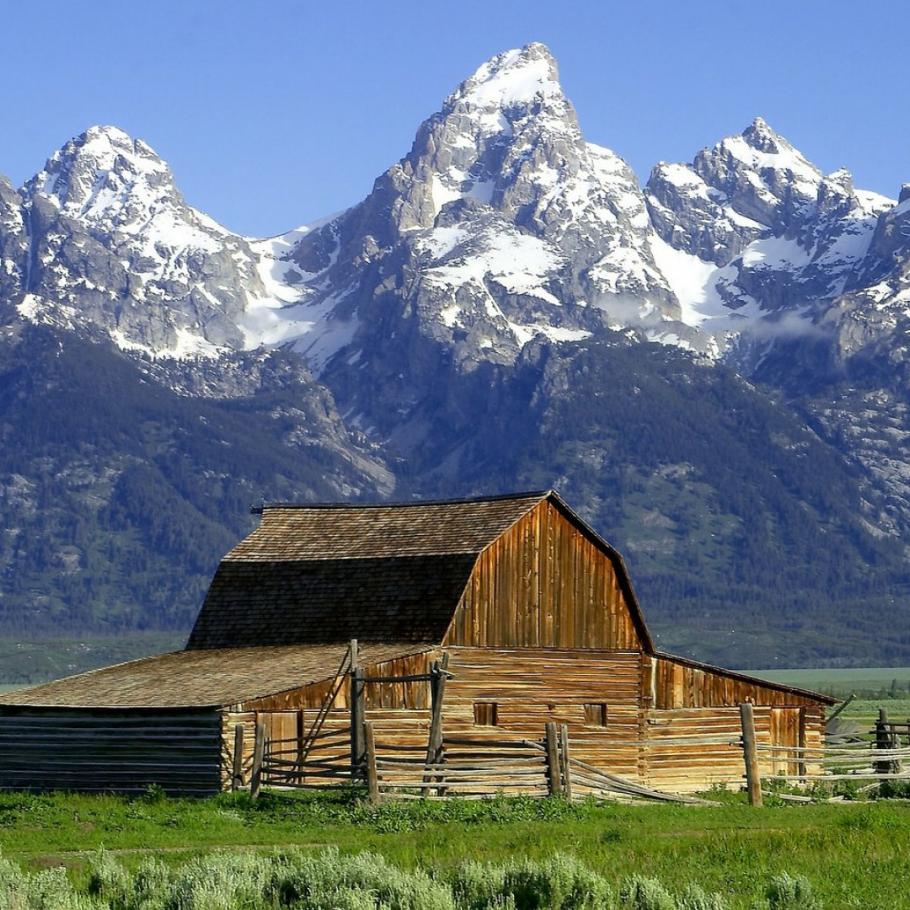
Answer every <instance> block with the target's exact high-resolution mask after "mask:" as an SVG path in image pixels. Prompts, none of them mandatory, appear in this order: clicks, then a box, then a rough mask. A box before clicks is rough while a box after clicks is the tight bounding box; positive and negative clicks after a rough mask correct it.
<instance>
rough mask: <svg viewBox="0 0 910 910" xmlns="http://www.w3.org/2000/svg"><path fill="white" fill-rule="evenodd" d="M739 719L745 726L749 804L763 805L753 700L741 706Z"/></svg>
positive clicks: (744, 749)
mask: <svg viewBox="0 0 910 910" xmlns="http://www.w3.org/2000/svg"><path fill="white" fill-rule="evenodd" d="M739 719H740V723H741V724H742V728H743V763H744V764H745V766H746V789H747V790H748V791H749V805H750V806H760V805H762V796H761V774H760V772H759V769H758V751H757V749H756V747H755V711H754V710H753V708H752V702H748V701H746V702H743V703H742V704H741V705H740V706H739Z"/></svg>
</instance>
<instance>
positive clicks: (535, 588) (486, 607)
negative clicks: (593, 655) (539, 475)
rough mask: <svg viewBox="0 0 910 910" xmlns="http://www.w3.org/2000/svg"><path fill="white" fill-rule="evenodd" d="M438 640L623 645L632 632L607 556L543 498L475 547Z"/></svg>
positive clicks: (629, 643) (635, 636)
mask: <svg viewBox="0 0 910 910" xmlns="http://www.w3.org/2000/svg"><path fill="white" fill-rule="evenodd" d="M444 643H445V644H448V645H466V646H479V647H499V648H511V647H527V648H540V647H551V648H594V649H603V648H618V649H620V650H626V649H637V648H639V647H640V636H639V633H638V630H637V629H636V626H635V622H634V620H633V616H632V611H631V609H630V606H629V604H628V598H627V595H626V593H625V592H624V590H623V587H622V583H621V580H620V578H619V575H618V573H617V571H616V568H615V566H614V564H613V562H612V561H611V560H610V558H609V557H608V556H607V555H606V554H605V553H604V551H603V550H602V549H601V548H600V547H599V546H598V545H597V544H595V542H594V541H593V540H592V539H591V538H590V537H589V536H588V535H586V534H585V533H584V532H583V531H582V530H581V529H580V528H579V527H578V526H576V525H575V524H574V523H572V522H571V521H569V520H568V519H567V518H566V517H565V516H564V515H563V514H562V513H561V512H560V511H559V510H558V509H557V508H556V507H555V506H553V505H552V504H551V503H550V502H549V501H547V500H544V501H542V502H541V503H539V504H538V505H537V506H536V507H535V508H534V509H532V510H531V511H530V512H528V514H527V515H525V516H524V517H523V518H521V519H520V520H519V521H518V522H516V523H515V524H514V525H513V526H512V527H511V528H510V529H509V530H507V531H506V532H505V533H503V534H502V535H501V536H500V537H498V538H497V539H496V540H495V541H494V542H493V543H492V544H491V545H490V546H489V547H487V548H486V549H485V550H484V551H483V552H482V553H481V554H480V556H479V557H478V560H477V564H476V566H475V568H474V571H473V572H472V574H471V578H470V580H469V582H468V586H467V588H466V590H465V592H464V595H463V596H462V598H461V601H460V603H459V605H458V608H457V610H456V612H455V616H454V618H453V620H452V624H451V626H450V627H449V631H448V634H447V636H446V639H445V642H444Z"/></svg>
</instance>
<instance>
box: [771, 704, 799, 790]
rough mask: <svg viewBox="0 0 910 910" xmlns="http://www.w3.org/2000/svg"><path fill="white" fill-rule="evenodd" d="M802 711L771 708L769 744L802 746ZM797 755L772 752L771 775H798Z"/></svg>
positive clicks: (790, 746) (791, 746) (795, 753)
mask: <svg viewBox="0 0 910 910" xmlns="http://www.w3.org/2000/svg"><path fill="white" fill-rule="evenodd" d="M801 715H802V711H801V709H800V708H772V709H771V743H772V745H775V746H787V747H789V748H794V749H795V748H797V747H798V746H800V745H802V744H803V739H804V736H802V735H801V733H800V730H801V729H802V720H801ZM798 755H799V753H797V752H774V753H772V762H771V767H772V773H773V774H799V765H800V762H799V759H798Z"/></svg>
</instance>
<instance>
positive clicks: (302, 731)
mask: <svg viewBox="0 0 910 910" xmlns="http://www.w3.org/2000/svg"><path fill="white" fill-rule="evenodd" d="M304 721H305V718H304V714H303V708H298V709H297V768H296V769H295V770H296V771H297V774H296V775H295V780H296V781H297V783H298V784H299V783H302V781H303V744H304V741H305V739H306V725H305V722H304Z"/></svg>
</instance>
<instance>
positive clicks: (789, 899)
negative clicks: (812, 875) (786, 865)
mask: <svg viewBox="0 0 910 910" xmlns="http://www.w3.org/2000/svg"><path fill="white" fill-rule="evenodd" d="M767 898H768V907H769V908H770V910H821V903H820V901H819V900H818V898H816V897H815V896H814V895H813V894H812V886H811V885H810V884H809V880H808V879H807V878H806V877H805V876H803V875H796V876H792V875H788V874H787V873H786V872H783V873H781V874H780V875H775V876H773V877H772V879H771V882H770V884H769V885H768V890H767Z"/></svg>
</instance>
